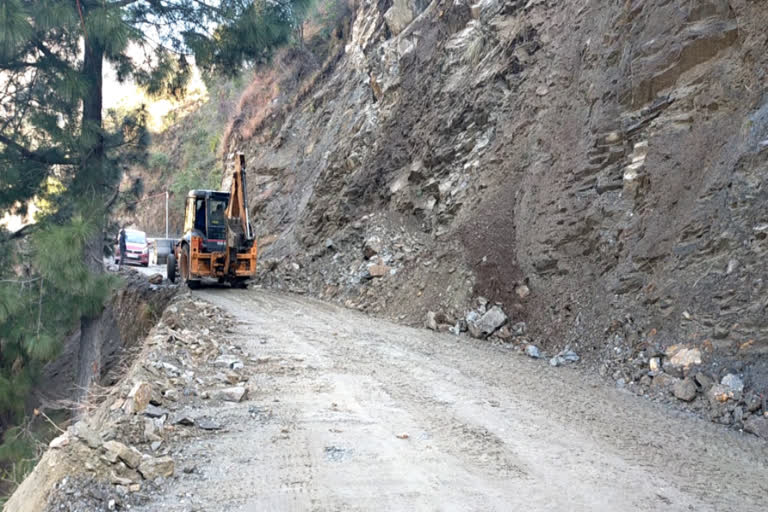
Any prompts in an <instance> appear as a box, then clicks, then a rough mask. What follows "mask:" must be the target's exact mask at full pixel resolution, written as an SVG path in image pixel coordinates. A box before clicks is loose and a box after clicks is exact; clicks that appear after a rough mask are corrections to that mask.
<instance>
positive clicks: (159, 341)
mask: <svg viewBox="0 0 768 512" xmlns="http://www.w3.org/2000/svg"><path fill="white" fill-rule="evenodd" d="M233 322H234V321H233V319H232V318H231V317H230V316H228V315H226V314H224V313H223V312H222V311H221V310H220V309H218V308H216V307H213V306H211V305H210V304H208V303H206V302H204V301H201V300H196V299H195V298H193V297H192V296H191V295H190V294H189V293H185V294H180V295H178V296H176V297H175V298H174V299H173V300H172V301H171V303H170V305H169V306H168V307H167V308H166V309H165V311H164V312H163V314H162V317H161V318H160V321H159V322H158V323H157V325H155V327H154V328H152V330H151V331H150V332H149V334H148V335H147V337H146V339H145V340H144V343H143V346H142V349H141V352H140V353H139V354H138V355H137V357H136V358H135V360H134V363H133V364H132V366H131V367H130V369H128V371H127V372H126V373H125V374H124V376H123V377H122V379H121V380H120V381H119V382H118V383H116V384H115V385H114V386H113V387H111V388H105V389H104V391H103V393H104V394H103V396H102V397H101V401H100V403H98V404H92V405H93V409H92V411H91V413H90V414H88V415H87V416H85V417H84V418H83V419H82V420H80V421H79V422H77V423H76V424H74V425H73V426H71V427H70V428H68V429H67V431H66V432H64V433H63V434H62V435H61V436H59V437H58V438H56V439H54V440H53V441H52V442H51V444H50V448H49V450H48V451H47V452H46V454H45V455H44V456H43V458H42V459H41V461H40V462H39V463H38V465H37V467H36V468H35V470H34V471H33V473H32V474H31V475H30V476H29V477H28V478H27V479H26V480H25V481H24V482H23V483H22V484H21V486H19V488H18V489H17V491H16V492H15V493H14V495H13V496H12V497H11V498H10V500H9V502H8V504H7V505H6V508H5V509H4V510H5V511H6V512H21V511H30V512H31V511H34V512H39V511H41V510H47V511H91V510H94V511H96V510H99V511H101V510H124V509H126V508H128V507H130V506H135V505H140V504H142V503H146V502H147V500H148V496H149V495H150V494H151V493H154V492H160V493H162V492H163V490H162V489H163V485H164V483H165V482H167V480H168V479H169V478H173V476H174V475H175V474H177V473H178V472H179V471H182V470H185V469H186V468H187V467H191V466H190V465H189V464H188V462H189V461H186V460H185V458H184V455H183V444H184V440H185V439H190V438H194V437H201V436H211V435H215V434H216V432H218V431H221V430H222V429H225V428H226V427H225V426H224V425H223V424H222V423H221V422H220V421H217V419H216V418H215V417H210V413H209V412H205V411H208V410H209V408H210V407H211V405H210V404H216V403H220V402H222V401H226V400H235V401H240V400H245V399H247V392H248V382H247V380H248V378H247V376H245V375H246V374H245V373H244V371H243V370H244V368H247V367H248V366H252V365H254V364H257V363H256V361H255V360H252V359H250V358H249V357H248V355H247V354H244V353H242V351H241V350H240V349H239V347H236V346H231V345H229V344H228V343H227V334H228V333H231V332H232V329H233V325H234V324H233Z"/></svg>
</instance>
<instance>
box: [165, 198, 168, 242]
mask: <svg viewBox="0 0 768 512" xmlns="http://www.w3.org/2000/svg"><path fill="white" fill-rule="evenodd" d="M165 238H168V189H165Z"/></svg>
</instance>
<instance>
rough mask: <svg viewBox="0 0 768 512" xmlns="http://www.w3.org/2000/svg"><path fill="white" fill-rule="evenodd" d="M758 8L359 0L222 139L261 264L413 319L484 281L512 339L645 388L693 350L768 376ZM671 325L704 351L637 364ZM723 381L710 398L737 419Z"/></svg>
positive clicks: (765, 107) (761, 386)
mask: <svg viewBox="0 0 768 512" xmlns="http://www.w3.org/2000/svg"><path fill="white" fill-rule="evenodd" d="M767 23H768V12H766V11H765V9H763V8H762V5H761V4H760V3H759V2H753V1H748V0H734V1H730V2H728V1H726V0H706V1H704V2H695V3H691V2H683V1H679V0H653V1H650V2H648V1H643V2H641V1H634V0H633V1H629V2H614V3H610V4H608V5H606V3H605V2H600V1H598V0H589V1H586V2H556V1H551V0H534V1H518V0H481V1H479V2H477V3H475V4H470V3H469V2H466V1H457V2H448V1H439V0H436V1H434V2H432V3H430V4H428V5H425V4H424V3H421V2H410V1H404V2H396V3H390V2H379V3H373V2H372V3H364V2H361V3H360V4H359V5H358V7H357V10H356V12H355V15H354V20H353V22H352V28H351V31H350V35H349V38H348V41H347V45H346V47H345V53H344V55H343V56H341V57H340V58H339V61H338V62H337V63H336V64H335V65H334V68H333V69H332V70H331V71H329V73H328V74H327V76H326V77H324V78H323V79H322V80H318V81H317V83H315V84H314V89H313V90H312V91H310V92H308V93H306V95H305V96H304V99H303V100H302V101H298V102H297V103H296V106H295V108H294V109H293V110H291V111H290V112H287V113H286V115H284V116H283V117H281V118H280V119H279V120H278V121H279V122H276V124H267V125H266V126H265V127H264V130H263V132H262V133H258V134H255V135H254V136H253V137H251V138H248V137H245V136H244V135H243V134H241V136H240V137H237V136H236V135H237V134H234V135H233V136H232V138H231V142H230V146H229V147H228V148H226V149H227V153H228V154H232V153H234V152H235V151H244V152H245V153H246V155H247V159H248V168H249V173H250V174H249V186H250V190H249V192H250V199H251V214H252V218H253V219H254V223H255V224H256V226H257V230H258V233H259V235H260V237H261V240H262V255H263V259H262V268H261V270H260V276H259V282H260V283H261V285H262V286H268V287H276V288H281V289H289V290H292V291H297V292H301V293H308V294H311V295H314V296H317V297H322V298H324V299H326V300H333V301H337V302H339V303H342V304H346V305H347V306H350V307H355V308H358V309H362V310H366V311H370V312H373V313H377V314H381V315H384V316H387V317H390V318H393V319H396V320H398V321H401V322H404V323H408V324H411V325H422V324H423V323H424V321H425V318H426V315H427V313H428V312H430V311H431V312H434V313H436V314H438V313H439V314H442V315H445V316H446V318H451V319H452V320H459V319H462V318H465V317H466V315H467V314H468V313H469V312H471V311H473V310H474V309H475V308H476V306H477V301H478V299H479V298H481V297H482V298H485V299H486V300H487V301H488V302H489V303H490V304H494V303H499V304H500V305H501V306H502V308H503V310H504V311H505V314H507V315H508V316H509V317H510V325H514V324H516V323H519V322H525V323H526V325H527V331H526V338H525V339H524V340H523V341H521V343H520V346H521V347H525V346H527V345H528V344H535V345H536V346H538V347H541V349H543V350H544V351H545V352H547V353H549V354H557V353H558V352H560V351H561V350H562V349H563V348H564V347H566V346H568V347H570V348H571V349H573V350H574V351H575V352H576V353H578V354H579V356H580V358H581V361H582V362H583V363H585V364H587V365H589V367H591V368H594V369H595V370H596V371H600V372H601V373H602V374H603V375H605V376H606V378H610V379H613V380H614V381H615V382H616V385H617V386H624V387H626V388H627V389H631V390H636V391H637V392H638V393H641V394H643V395H652V394H655V388H654V389H652V386H651V384H652V383H653V382H654V381H656V377H657V376H658V375H659V373H661V374H664V375H667V376H669V377H672V378H675V379H685V378H688V377H690V378H695V375H697V374H698V373H699V372H705V373H706V374H707V376H708V377H709V379H710V380H712V381H713V382H715V383H720V382H721V381H722V380H723V378H725V377H727V376H728V375H731V374H733V375H736V376H738V378H739V379H741V380H743V382H744V385H745V390H746V391H747V392H751V393H754V394H755V395H758V396H759V395H761V394H762V395H765V394H767V393H768V327H766V326H768V322H767V321H766V318H768V311H767V308H768V303H767V302H766V300H765V296H766V287H767V286H768V274H766V266H765V265H764V264H763V261H764V259H765V256H766V254H768V236H767V235H766V233H768V227H767V226H768V218H766V217H765V208H764V207H763V206H762V205H763V204H765V201H766V200H767V199H768V196H767V195H766V194H767V193H768V192H767V191H766V188H765V187H764V186H763V185H762V183H764V182H765V180H766V178H767V177H768V175H766V172H767V171H766V169H768V165H766V163H767V162H768V114H767V113H768V102H767V101H766V98H768V95H766V90H765V78H766V75H765V73H766V71H765V70H766V69H768V56H767V55H766V53H765V52H764V51H763V50H764V47H765V44H766V40H765V32H764V27H765V26H766V24H767ZM246 121H247V120H246ZM246 135H247V134H246ZM371 238H378V240H379V241H378V242H377V245H378V246H379V247H380V250H377V252H376V253H375V254H373V255H370V254H369V253H370V251H368V250H367V249H366V245H367V243H368V240H369V239H371ZM522 289H525V290H527V292H526V293H522V294H521V293H518V291H519V290H522ZM445 325H447V324H445ZM681 345H683V346H688V347H691V348H695V349H696V350H698V351H699V352H700V353H701V354H702V357H701V363H697V364H696V365H693V366H691V367H689V368H687V369H686V370H685V371H684V372H683V373H676V372H673V374H671V375H670V374H668V373H667V371H665V369H664V368H661V369H656V370H654V369H651V367H650V361H651V360H652V359H654V358H656V357H660V356H661V355H663V354H666V353H669V351H670V350H671V347H675V346H681ZM664 357H667V356H664ZM649 379H650V381H649ZM662 380H665V377H662V378H661V379H659V382H661V381H662ZM668 382H672V381H668ZM671 387H674V384H672V386H662V389H664V390H667V389H668V388H669V389H671ZM689 389H690V388H689ZM697 393H698V394H697V396H699V397H700V398H697V399H696V400H694V402H693V403H694V404H696V403H698V402H699V401H700V402H701V403H702V404H704V405H706V404H708V403H710V401H709V400H708V399H707V398H706V396H705V395H706V391H705V390H703V388H702V389H699V388H697ZM673 396H674V395H673V394H672V391H671V390H670V391H665V393H664V399H665V400H668V399H669V400H674V401H675V402H676V403H678V402H679V403H680V405H682V406H684V407H689V406H688V405H685V404H687V402H685V404H683V403H682V402H683V401H682V400H677V399H675V398H672V397H673ZM684 396H685V395H684ZM744 396H746V395H744ZM742 398H743V397H742ZM729 401H732V399H729ZM737 402H738V405H736V404H732V405H729V406H728V408H730V409H731V410H728V411H726V412H727V413H728V414H725V413H723V412H722V411H721V410H720V407H719V405H717V404H715V405H714V406H713V407H712V408H709V406H707V412H705V414H710V412H709V411H710V410H711V411H714V412H712V413H711V414H712V415H714V416H716V418H717V420H718V421H722V422H724V423H729V424H732V425H734V426H735V427H738V428H741V427H742V426H743V421H739V420H738V417H739V412H738V410H737V408H739V407H741V408H742V412H744V413H746V412H749V408H750V407H752V405H750V404H751V403H752V402H750V403H749V404H748V403H747V402H744V401H743V400H741V398H739V400H738V401H737ZM702 407H703V406H702ZM741 417H742V419H743V417H744V416H743V415H742V416H741Z"/></svg>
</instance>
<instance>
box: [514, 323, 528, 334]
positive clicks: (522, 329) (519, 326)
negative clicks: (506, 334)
mask: <svg viewBox="0 0 768 512" xmlns="http://www.w3.org/2000/svg"><path fill="white" fill-rule="evenodd" d="M527 331H528V326H527V325H526V323H525V322H517V323H516V324H515V325H513V326H512V328H511V329H510V332H511V333H512V336H515V337H520V336H525V333H526V332H527Z"/></svg>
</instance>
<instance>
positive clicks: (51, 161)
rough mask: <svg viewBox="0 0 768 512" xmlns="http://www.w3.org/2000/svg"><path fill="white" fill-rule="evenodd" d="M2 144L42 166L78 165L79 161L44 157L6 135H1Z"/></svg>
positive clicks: (50, 156)
mask: <svg viewBox="0 0 768 512" xmlns="http://www.w3.org/2000/svg"><path fill="white" fill-rule="evenodd" d="M0 142H2V143H3V144H5V145H6V146H8V147H10V148H13V149H14V150H16V151H18V152H19V153H21V156H23V157H24V158H27V159H29V160H32V161H33V162H37V163H40V164H45V165H75V164H77V161H75V160H71V159H69V158H64V157H55V156H53V155H44V154H40V153H36V152H34V151H31V150H29V149H27V148H25V147H24V146H22V145H21V144H18V143H17V142H16V141H14V140H12V139H9V138H8V137H6V136H5V135H3V134H1V133H0Z"/></svg>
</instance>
